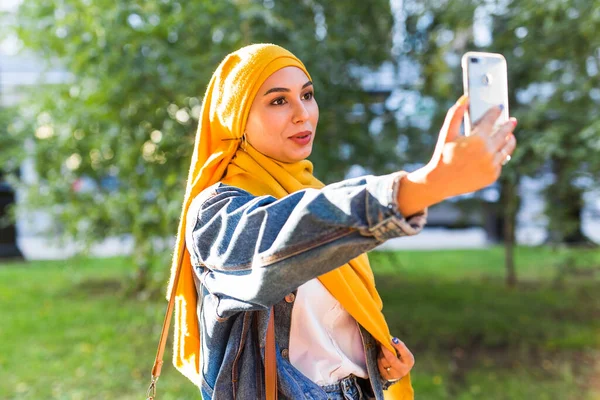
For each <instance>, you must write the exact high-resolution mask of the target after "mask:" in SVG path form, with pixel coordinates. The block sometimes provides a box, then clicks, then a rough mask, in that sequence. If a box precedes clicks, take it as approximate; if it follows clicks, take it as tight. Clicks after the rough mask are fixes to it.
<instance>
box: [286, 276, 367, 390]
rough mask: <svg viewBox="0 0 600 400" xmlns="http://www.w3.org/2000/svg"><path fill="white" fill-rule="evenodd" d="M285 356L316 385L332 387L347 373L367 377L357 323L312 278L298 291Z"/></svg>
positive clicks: (317, 281)
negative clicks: (288, 346) (331, 385)
mask: <svg viewBox="0 0 600 400" xmlns="http://www.w3.org/2000/svg"><path fill="white" fill-rule="evenodd" d="M289 357H290V362H291V363H292V365H293V366H294V367H295V368H297V369H298V370H299V371H300V372H302V374H304V375H305V376H306V377H308V378H309V379H310V380H312V381H313V382H315V383H316V384H318V385H330V384H333V383H335V382H337V381H339V380H340V379H342V378H345V377H347V376H348V375H350V374H354V375H356V376H358V377H361V378H367V377H368V375H367V366H366V359H365V351H364V348H363V343H362V339H361V335H360V331H359V328H358V324H357V323H356V321H355V320H354V318H353V317H352V316H351V315H350V314H348V312H347V311H346V310H345V309H344V308H343V307H342V305H341V304H340V303H339V302H338V301H337V300H336V299H335V298H334V297H333V296H332V295H331V294H330V293H329V292H328V291H327V289H326V288H325V286H323V284H322V283H321V282H320V281H319V280H318V279H316V278H315V279H312V280H310V281H308V282H306V283H305V284H304V285H302V286H300V287H299V288H298V292H297V295H296V300H295V302H294V308H293V309H292V325H291V328H290V348H289Z"/></svg>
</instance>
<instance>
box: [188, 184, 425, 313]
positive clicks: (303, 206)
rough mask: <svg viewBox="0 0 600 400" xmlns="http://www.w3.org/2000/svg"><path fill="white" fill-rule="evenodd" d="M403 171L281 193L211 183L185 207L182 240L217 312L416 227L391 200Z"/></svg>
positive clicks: (276, 297)
mask: <svg viewBox="0 0 600 400" xmlns="http://www.w3.org/2000/svg"><path fill="white" fill-rule="evenodd" d="M402 174H404V173H395V174H391V175H384V176H366V177H360V178H355V179H349V180H344V181H341V182H338V183H335V184H331V185H328V186H325V187H323V188H321V189H305V190H301V191H298V192H295V193H292V194H290V195H288V196H285V197H283V198H281V199H276V198H274V197H272V196H253V195H252V194H250V193H248V192H246V191H244V190H241V189H239V188H235V187H232V186H226V185H222V184H217V185H215V186H213V187H211V188H208V189H206V190H205V191H203V192H202V193H201V194H199V195H198V196H197V197H196V198H195V199H194V201H193V202H192V205H191V206H190V209H189V211H188V220H187V232H186V245H187V247H188V250H189V252H190V255H191V259H192V264H193V265H194V267H195V268H196V273H197V274H198V276H199V278H200V281H201V282H202V284H203V285H204V286H205V288H206V289H207V290H208V292H210V293H211V294H212V295H214V296H216V297H217V298H218V300H219V305H218V307H217V308H218V311H219V312H218V314H219V315H220V316H221V317H223V318H225V317H227V315H231V314H232V313H235V312H238V311H243V310H245V311H248V310H251V309H264V308H268V307H270V306H271V305H273V304H275V303H277V302H278V301H280V300H281V299H282V298H283V297H284V296H285V295H286V294H287V293H289V292H290V291H292V290H294V289H296V288H297V287H298V286H300V285H302V284H303V283H305V282H307V281H308V280H310V279H313V278H315V277H317V276H319V275H322V274H324V273H326V272H329V271H330V270H332V269H335V268H337V267H339V266H341V265H343V264H345V263H347V262H348V261H350V260H352V259H353V258H355V257H357V256H358V255H360V254H362V253H364V252H366V251H369V250H371V249H373V248H375V247H376V246H378V245H379V244H381V243H383V242H384V241H385V240H387V239H390V238H395V237H399V236H405V235H414V234H416V233H418V232H419V231H420V230H421V229H422V227H423V225H424V224H425V221H426V213H425V212H423V213H420V214H417V215H415V216H411V217H410V218H408V219H405V218H404V217H403V216H402V215H400V213H399V211H398V208H397V205H396V203H395V199H396V192H397V189H398V185H399V184H400V183H399V182H400V179H401V178H402V176H403V175H402Z"/></svg>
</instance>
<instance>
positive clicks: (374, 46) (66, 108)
mask: <svg viewBox="0 0 600 400" xmlns="http://www.w3.org/2000/svg"><path fill="white" fill-rule="evenodd" d="M391 25H392V17H391V13H390V9H389V3H388V1H387V0H375V1H369V2H365V1H357V0H354V1H350V2H348V1H347V2H344V4H343V5H342V4H338V3H336V2H329V1H317V0H310V1H303V2H299V1H295V0H285V1H272V0H264V1H250V0H245V1H244V0H231V1H217V2H214V1H209V0H202V1H194V2H188V3H185V4H184V3H179V2H177V1H174V0H162V1H143V2H129V1H122V0H119V1H108V0H97V1H93V2H91V1H89V0H68V1H58V0H50V1H48V0H43V1H42V0H24V1H23V3H22V5H21V6H20V8H19V11H18V16H17V24H16V26H15V31H16V33H17V34H18V37H19V39H20V40H21V41H22V43H23V46H24V48H25V49H27V50H31V51H34V52H36V53H37V54H39V55H40V56H41V57H42V58H43V59H45V60H47V61H48V62H50V61H52V62H55V63H59V64H60V65H62V66H63V68H64V69H65V70H66V71H67V72H68V79H67V80H66V81H65V82H64V83H62V84H58V85H41V86H39V87H38V88H36V90H35V92H33V93H31V95H30V96H29V97H28V98H27V100H26V102H24V104H23V109H22V110H23V112H22V120H23V121H35V126H34V127H33V128H34V131H35V134H33V131H32V130H31V129H20V130H18V133H17V137H18V138H19V139H20V141H21V143H24V142H26V141H34V143H35V145H34V146H32V150H31V154H30V157H32V158H33V159H34V161H35V166H36V170H37V173H38V175H39V180H38V182H37V183H36V184H34V185H30V186H29V187H28V188H27V189H28V195H27V196H26V201H27V205H28V206H29V207H36V208H40V207H42V208H45V209H47V210H50V211H52V213H53V216H54V218H55V219H56V221H58V222H60V224H57V225H56V228H55V229H56V232H55V234H57V235H61V236H64V237H70V238H75V239H78V240H82V241H85V242H86V243H91V242H93V241H96V240H98V239H102V238H105V237H107V236H110V235H121V234H126V233H131V235H132V237H133V240H134V260H135V262H136V264H137V266H138V267H139V269H138V271H139V274H138V280H137V281H138V289H142V288H144V287H145V285H146V284H147V282H148V275H149V273H150V272H151V271H152V266H153V265H161V266H162V268H160V269H155V270H154V271H155V272H154V275H157V278H160V279H161V280H162V279H164V276H165V273H166V271H167V270H168V268H166V266H167V265H168V259H169V257H170V249H169V248H168V246H167V247H164V246H161V244H163V245H164V243H163V242H162V240H163V239H165V238H169V237H172V235H173V234H174V233H175V232H176V228H177V220H178V218H179V215H180V207H181V202H182V199H183V194H184V190H185V183H186V182H185V178H186V176H187V170H188V168H189V162H190V156H191V153H192V147H193V140H194V134H195V130H196V126H197V118H198V115H199V112H200V104H201V101H202V94H203V93H204V90H205V87H206V85H207V84H208V81H209V78H210V76H211V74H212V72H213V71H214V69H215V68H216V67H217V65H218V63H219V62H220V60H221V59H222V58H223V57H224V56H225V55H226V54H227V53H229V52H230V51H233V50H235V49H237V48H239V47H241V46H243V45H245V44H249V43H252V42H261V41H262V42H273V43H277V44H280V45H282V46H284V47H286V48H288V49H290V50H291V51H292V52H294V53H295V54H297V55H298V56H299V57H300V58H301V59H302V60H303V61H304V62H305V64H306V65H307V67H308V69H309V71H311V75H312V77H313V80H314V83H315V89H316V98H317V100H318V102H319V104H320V107H321V118H320V123H319V129H318V136H319V137H320V138H321V142H320V143H319V141H317V145H316V149H315V152H314V156H313V157H312V159H313V161H314V162H315V166H316V172H317V175H319V176H321V177H323V178H325V179H326V180H331V179H336V178H340V177H342V176H343V175H344V174H345V172H346V171H347V169H348V166H349V165H352V164H355V163H356V164H361V165H363V166H365V167H367V168H369V169H371V170H374V171H382V170H384V169H385V168H388V169H389V168H390V165H389V160H390V154H389V150H388V149H389V148H390V143H395V132H394V131H393V130H392V129H390V126H391V125H390V124H387V126H386V128H387V129H384V130H383V133H382V132H379V133H378V135H379V136H378V140H373V136H372V134H371V133H370V132H369V123H370V122H371V120H372V119H373V118H374V117H375V112H374V111H373V110H372V109H371V108H370V107H368V106H367V107H364V112H363V113H361V114H360V115H358V116H356V115H355V116H354V117H352V113H351V111H352V110H353V108H354V107H356V105H357V104H358V105H360V104H367V105H368V104H369V103H370V102H371V100H370V99H369V97H368V94H366V93H365V92H364V91H363V90H361V86H360V78H361V77H360V74H359V73H358V72H357V71H359V70H360V68H365V67H366V68H374V67H377V66H379V65H380V64H381V63H382V62H384V61H386V60H390V58H391V56H390V48H391ZM325 138H326V140H324V139H325ZM340 149H341V150H340ZM384 156H385V157H384ZM391 157H392V158H393V157H394V155H392V156H391ZM386 163H387V164H386ZM82 178H84V179H85V180H86V181H89V182H92V183H93V185H92V187H93V188H92V189H91V190H88V191H85V190H74V188H77V187H78V184H79V183H80V182H81V179H82ZM169 244H170V243H169V241H168V240H167V245H169Z"/></svg>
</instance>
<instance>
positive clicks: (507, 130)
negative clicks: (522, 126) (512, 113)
mask: <svg viewBox="0 0 600 400" xmlns="http://www.w3.org/2000/svg"><path fill="white" fill-rule="evenodd" d="M516 126H517V120H516V119H515V118H511V119H510V120H508V122H506V123H504V124H502V125H501V126H500V128H499V129H498V131H497V132H496V133H494V134H493V135H492V150H493V151H499V150H500V149H502V148H503V147H504V146H505V145H506V142H507V141H508V138H509V135H512V131H513V130H514V129H515V127H516Z"/></svg>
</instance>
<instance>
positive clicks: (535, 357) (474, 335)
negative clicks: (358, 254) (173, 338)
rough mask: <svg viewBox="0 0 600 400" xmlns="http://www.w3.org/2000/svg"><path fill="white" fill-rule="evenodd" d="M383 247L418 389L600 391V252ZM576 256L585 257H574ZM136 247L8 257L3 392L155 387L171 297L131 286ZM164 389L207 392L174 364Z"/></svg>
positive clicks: (178, 395) (425, 392)
mask: <svg viewBox="0 0 600 400" xmlns="http://www.w3.org/2000/svg"><path fill="white" fill-rule="evenodd" d="M502 254H503V253H502V249H501V248H492V249H489V250H469V251H436V252H425V251H423V252H419V251H402V252H394V253H373V254H372V256H371V262H372V265H373V267H374V270H375V272H376V275H377V284H378V289H379V292H380V294H381V296H382V298H383V299H384V304H385V308H384V312H385V314H386V316H387V318H388V321H389V323H390V326H391V330H392V333H393V334H395V335H397V336H399V337H401V338H402V339H403V340H404V341H405V342H406V344H407V345H408V346H409V347H410V348H411V349H412V350H413V352H414V354H415V356H416V359H417V364H416V365H415V368H414V370H413V374H412V375H413V381H414V386H415V390H416V392H417V398H418V399H426V400H429V399H432V400H437V399H460V400H470V399H491V400H495V399H498V400H500V399H507V400H508V399H511V400H512V399H524V400H529V399H548V400H554V399H556V400H559V399H560V400H598V399H600V272H598V269H599V267H600V252H599V251H589V250H588V251H584V250H578V251H571V250H569V251H567V250H557V251H554V250H551V249H548V248H519V249H518V251H517V258H516V260H517V273H518V276H519V278H520V279H521V280H522V282H523V283H521V284H519V285H518V286H517V287H516V288H512V289H510V288H507V287H505V285H504V283H503V274H504V270H503V266H502V263H503V258H502ZM571 264H575V265H576V268H567V267H565V266H567V265H571ZM132 273H133V269H132V267H131V265H130V261H129V260H128V259H127V258H110V259H73V260H69V261H47V262H30V263H5V264H0V310H1V311H0V399H2V400H5V399H6V400H10V399H19V400H20V399H41V398H44V399H61V400H62V399H69V400H70V399H109V398H111V399H125V400H127V399H139V398H144V395H145V390H146V387H147V383H148V378H149V371H150V369H151V367H152V363H153V359H154V356H155V351H156V342H157V339H158V335H159V333H160V325H161V323H162V316H163V313H164V309H165V306H166V302H165V301H162V300H149V299H143V298H131V297H124V296H123V295H122V292H121V290H120V284H119V283H120V282H123V281H125V280H126V279H127V278H128V277H129V276H130V275H131V274H132ZM170 357H171V355H170V353H168V354H166V356H165V367H164V368H163V375H162V377H161V379H160V381H159V394H160V395H161V396H160V397H159V398H160V399H161V400H167V399H192V398H200V396H199V393H198V392H197V391H196V389H195V388H194V387H193V385H192V384H190V383H188V382H187V381H186V379H185V378H183V377H182V376H180V375H179V374H178V373H177V372H176V371H175V370H174V369H173V367H171V365H170Z"/></svg>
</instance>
